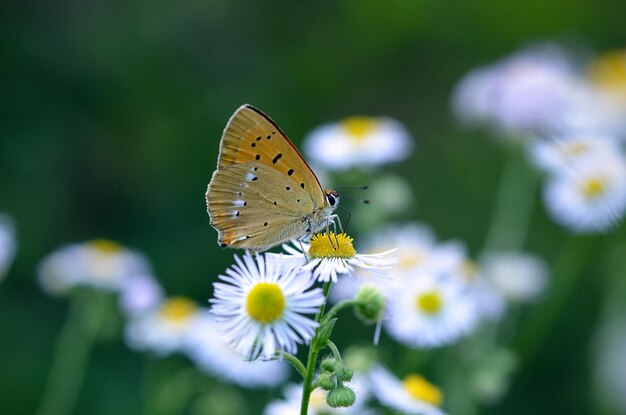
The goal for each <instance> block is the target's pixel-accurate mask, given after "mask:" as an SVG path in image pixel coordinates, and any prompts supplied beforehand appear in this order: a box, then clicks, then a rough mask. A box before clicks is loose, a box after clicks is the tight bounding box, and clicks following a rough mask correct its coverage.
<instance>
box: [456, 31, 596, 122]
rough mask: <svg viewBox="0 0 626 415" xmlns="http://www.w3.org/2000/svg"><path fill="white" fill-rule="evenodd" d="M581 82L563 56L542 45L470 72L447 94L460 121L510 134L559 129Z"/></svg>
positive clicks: (552, 45)
mask: <svg viewBox="0 0 626 415" xmlns="http://www.w3.org/2000/svg"><path fill="white" fill-rule="evenodd" d="M583 85H584V83H583V82H582V81H581V80H580V78H579V77H578V76H577V75H576V73H575V71H574V67H573V66H572V64H571V63H570V62H569V61H568V59H567V58H566V56H565V53H564V51H563V50H562V49H561V48H560V47H559V46H557V45H555V44H551V43H547V44H542V45H536V46H532V47H529V48H526V49H523V50H521V51H520V52H517V53H515V54H514V55H512V56H510V57H508V58H506V59H504V60H502V61H500V62H497V63H495V64H492V65H490V66H487V67H483V68H479V69H477V70H475V71H472V72H470V73H469V74H468V75H467V76H466V77H465V78H463V79H462V80H461V82H460V83H459V85H458V86H457V88H456V89H455V91H454V93H453V99H452V101H453V103H452V105H453V109H454V111H455V113H456V114H457V116H458V117H459V118H460V119H461V120H464V121H470V122H481V123H484V122H489V123H491V124H492V125H494V126H496V127H500V128H502V129H504V130H507V131H510V132H513V133H515V132H545V131H553V130H554V129H555V128H560V127H561V124H562V120H563V118H564V116H565V114H566V113H567V112H568V111H569V108H570V107H571V106H572V105H574V103H575V102H577V101H576V97H577V96H578V95H580V93H581V89H582V88H583Z"/></svg>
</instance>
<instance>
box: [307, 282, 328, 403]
mask: <svg viewBox="0 0 626 415" xmlns="http://www.w3.org/2000/svg"><path fill="white" fill-rule="evenodd" d="M330 285H331V282H330V281H328V282H325V283H324V288H323V290H324V303H323V304H322V305H321V306H320V309H319V310H317V314H315V321H316V322H317V323H320V322H321V321H322V316H323V315H324V309H325V308H326V302H327V301H328V292H329V291H330ZM320 327H321V324H320V326H318V328H317V330H315V336H313V338H312V339H311V343H310V345H309V358H308V359H307V362H306V376H305V377H304V384H303V385H302V405H301V406H300V415H307V412H308V410H309V400H310V399H311V391H312V390H313V388H312V387H313V375H314V374H315V364H316V362H317V354H318V352H319V350H318V349H317V344H316V343H317V336H318V335H319V331H320Z"/></svg>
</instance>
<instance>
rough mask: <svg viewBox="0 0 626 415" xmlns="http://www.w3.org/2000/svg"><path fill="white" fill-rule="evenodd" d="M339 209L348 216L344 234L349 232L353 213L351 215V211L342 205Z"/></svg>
mask: <svg viewBox="0 0 626 415" xmlns="http://www.w3.org/2000/svg"><path fill="white" fill-rule="evenodd" d="M337 207H338V208H339V209H341V210H343V211H344V212H346V213H347V214H348V219H346V226H345V227H344V232H347V231H348V224H349V223H350V218H351V217H352V213H350V211H349V210H348V209H346V208H345V207H343V206H341V205H337Z"/></svg>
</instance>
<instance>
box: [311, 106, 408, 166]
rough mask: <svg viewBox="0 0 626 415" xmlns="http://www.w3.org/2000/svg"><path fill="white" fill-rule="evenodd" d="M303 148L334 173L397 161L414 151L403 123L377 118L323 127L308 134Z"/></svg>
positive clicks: (314, 159) (313, 158) (342, 122)
mask: <svg viewBox="0 0 626 415" xmlns="http://www.w3.org/2000/svg"><path fill="white" fill-rule="evenodd" d="M303 145H304V150H305V152H306V154H307V156H308V158H309V159H310V160H312V161H313V162H314V163H317V164H318V165H320V166H324V167H326V168H328V169H331V170H345V169H348V168H350V167H361V168H363V167H369V166H376V165H381V164H386V163H391V162H396V161H400V160H404V159H406V158H407V157H409V156H410V155H411V151H412V150H413V140H412V138H411V136H410V135H409V133H408V131H407V130H406V128H404V126H403V125H402V124H400V123H399V122H398V121H395V120H392V119H390V118H374V117H351V118H346V119H345V120H343V121H341V122H338V123H335V124H325V125H322V126H320V127H318V128H316V129H315V130H313V131H312V132H311V133H309V135H308V136H307V137H306V138H305V141H304V144H303Z"/></svg>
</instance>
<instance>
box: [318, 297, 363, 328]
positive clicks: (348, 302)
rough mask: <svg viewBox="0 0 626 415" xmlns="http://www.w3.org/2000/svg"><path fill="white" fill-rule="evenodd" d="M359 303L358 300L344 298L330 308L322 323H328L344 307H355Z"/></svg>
mask: <svg viewBox="0 0 626 415" xmlns="http://www.w3.org/2000/svg"><path fill="white" fill-rule="evenodd" d="M358 304H359V302H358V301H356V300H343V301H340V302H338V303H337V304H335V305H334V306H333V307H332V308H331V309H330V310H328V313H326V315H325V316H324V320H322V324H326V323H328V322H329V321H330V320H331V319H332V318H333V317H335V314H337V313H338V312H340V311H341V310H343V309H344V308H347V307H353V306H355V305H358Z"/></svg>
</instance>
